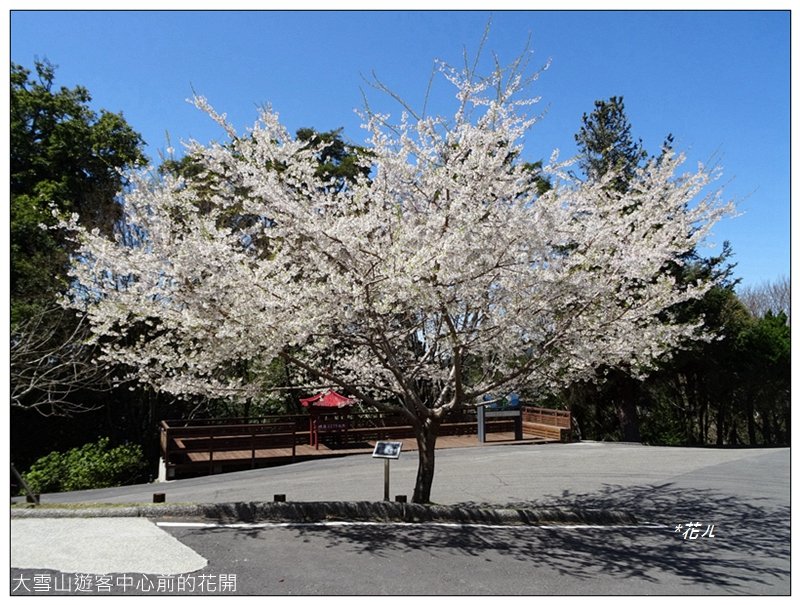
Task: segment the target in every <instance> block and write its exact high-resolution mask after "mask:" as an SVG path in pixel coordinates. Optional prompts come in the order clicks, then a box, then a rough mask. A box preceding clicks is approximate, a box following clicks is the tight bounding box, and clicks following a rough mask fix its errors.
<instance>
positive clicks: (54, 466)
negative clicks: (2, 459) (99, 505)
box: [23, 437, 145, 494]
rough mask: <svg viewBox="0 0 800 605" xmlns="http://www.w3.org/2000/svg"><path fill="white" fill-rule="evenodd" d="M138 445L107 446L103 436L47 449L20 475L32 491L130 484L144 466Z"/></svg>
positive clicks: (107, 441) (46, 491) (70, 489)
mask: <svg viewBox="0 0 800 605" xmlns="http://www.w3.org/2000/svg"><path fill="white" fill-rule="evenodd" d="M144 466H145V465H144V460H143V457H142V450H141V448H140V447H139V446H138V445H120V446H117V447H114V448H112V447H110V445H109V440H108V438H107V437H103V438H101V439H99V440H98V441H97V442H95V443H87V444H86V445H84V446H82V447H78V448H74V449H71V450H69V451H67V452H63V453H61V452H51V453H50V454H48V455H47V456H44V457H43V458H39V459H38V460H37V461H36V462H34V463H33V466H31V468H30V470H29V471H28V472H27V473H24V474H23V479H25V482H26V483H27V484H28V487H30V489H31V490H32V491H33V492H35V493H40V494H42V493H52V492H66V491H75V490H83V489H96V488H100V487H116V486H119V485H127V484H130V483H134V482H135V481H137V480H139V479H140V478H141V475H142V472H143V469H144Z"/></svg>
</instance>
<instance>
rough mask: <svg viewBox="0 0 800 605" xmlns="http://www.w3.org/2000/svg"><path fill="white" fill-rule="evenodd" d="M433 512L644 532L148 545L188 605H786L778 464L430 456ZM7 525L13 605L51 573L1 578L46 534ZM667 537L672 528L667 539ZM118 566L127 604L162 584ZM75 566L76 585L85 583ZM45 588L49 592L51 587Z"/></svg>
mask: <svg viewBox="0 0 800 605" xmlns="http://www.w3.org/2000/svg"><path fill="white" fill-rule="evenodd" d="M415 462H416V461H415V459H414V456H413V455H410V456H409V455H406V456H404V457H402V458H401V460H400V461H398V462H393V463H392V482H393V483H392V485H393V489H392V493H393V494H396V493H409V492H410V488H411V486H412V485H413V477H414V470H415ZM382 481H383V466H382V462H380V461H376V460H372V459H371V458H370V457H368V456H359V457H351V458H346V459H338V460H325V461H312V462H308V463H301V464H297V465H293V466H288V467H282V468H275V469H262V470H256V471H247V472H242V473H233V474H228V475H221V476H216V477H211V478H201V479H190V480H182V481H175V482H171V483H168V484H161V485H158V486H152V485H150V486H135V487H130V488H121V489H117V490H94V491H92V492H83V493H72V494H60V495H58V496H55V495H54V496H48V497H45V498H44V501H71V502H76V501H83V502H88V501H94V502H149V501H151V499H152V493H153V492H154V491H163V492H165V493H166V494H167V500H168V501H169V502H231V501H252V500H271V499H272V494H274V493H285V494H287V497H288V498H289V499H290V500H340V499H341V500H378V499H380V498H381V497H382V492H383V486H382ZM433 499H434V500H436V501H437V502H440V503H444V504H449V503H460V502H489V503H495V504H506V503H511V502H526V503H528V504H529V505H542V506H566V507H577V508H584V509H586V508H605V509H612V510H628V511H630V512H633V513H634V514H635V515H636V516H637V518H638V519H639V520H640V521H642V522H643V523H644V525H643V526H640V527H635V528H634V527H631V528H621V527H617V528H609V527H606V528H585V527H584V528H563V527H562V528H534V527H526V528H475V527H470V528H464V527H448V526H438V525H428V526H421V527H420V526H414V527H409V526H379V525H378V526H376V525H345V526H334V527H331V526H318V525H313V526H312V525H308V526H292V527H281V526H261V527H258V526H257V527H245V528H228V527H167V526H161V527H160V528H158V529H159V531H160V532H164V533H168V534H169V535H170V536H173V537H174V538H177V541H178V542H179V543H180V544H182V545H184V546H186V547H188V549H191V551H192V553H194V554H195V555H196V556H197V557H199V559H204V560H206V561H207V565H205V566H202V564H201V562H198V561H197V560H195V563H194V565H200V566H199V567H197V569H195V570H192V571H188V570H187V571H186V573H187V574H189V575H190V576H191V577H192V578H193V591H192V592H205V593H219V592H222V591H221V587H223V586H225V587H226V588H227V589H228V591H229V592H233V591H234V590H231V589H235V592H236V593H237V594H514V593H516V594H592V595H595V594H689V595H693V594H696V595H706V594H788V593H789V545H790V538H789V537H790V533H789V451H788V450H787V449H737V450H732V449H730V450H717V449H699V448H656V447H646V446H639V445H630V444H601V443H590V442H586V443H580V444H569V445H547V446H486V447H483V448H469V449H464V450H446V451H442V452H440V453H439V454H438V456H437V476H436V479H435V484H434V491H433ZM20 521H22V520H13V521H12V560H11V565H12V577H11V580H12V593H13V594H20V593H22V592H23V589H21V588H20V587H19V586H17V588H18V590H16V591H15V590H14V588H15V584H16V585H19V584H20V579H25V574H28V576H29V578H28V579H29V580H30V581H28V582H27V586H28V587H30V586H31V582H32V580H33V575H32V574H34V573H35V570H39V571H42V573H44V571H43V570H45V569H47V570H59V569H65V567H63V566H62V567H58V566H56V565H54V564H53V563H48V564H44V559H40V560H39V561H42V564H37V562H36V560H28V561H27V562H26V563H25V564H24V565H22V564H19V563H17V562H16V561H17V560H18V559H15V554H14V542H15V540H16V539H15V532H16V535H20V533H19V532H20V531H21V530H24V532H25V533H26V535H27V536H28V538H29V540H32V541H33V542H34V543H35V541H36V539H37V538H36V536H37V535H39V540H45V542H44V544H43V545H42V547H41V548H40V549H39V550H40V552H47V551H48V548H47V546H46V540H47V538H48V535H49V536H52V535H53V534H52V531H53V530H52V528H50V529H49V530H47V529H43V530H42V532H41V533H37V529H36V527H33V526H30V525H29V526H27V527H24V528H23V527H22V526H21V525H18V524H19V523H20ZM130 521H137V522H141V520H139V519H135V520H134V519H131V520H130ZM71 522H72V521H70V520H63V521H61V523H64V524H69V523H71ZM688 523H699V524H700V530H701V532H704V531H706V530H707V529H708V528H710V527H711V526H712V525H713V530H712V531H713V533H714V537H711V536H707V537H702V536H700V535H699V534H698V535H697V539H695V540H688V539H684V537H683V531H685V530H686V525H687V524H688ZM678 524H681V525H683V526H684V527H683V528H682V529H681V531H679V532H675V527H676V526H677V525H678ZM48 532H49V533H48ZM27 550H29V551H36V550H37V549H36V548H35V547H32V546H28V548H27ZM131 552H132V558H131V562H130V563H129V565H130V572H132V573H136V574H139V575H138V576H131V578H130V579H129V581H128V580H126V581H125V582H122V583H121V584H119V585H115V586H114V590H113V592H114V593H115V594H119V593H121V592H125V593H133V592H136V586H135V584H136V583H139V584H140V586H139V589H140V591H141V592H146V591H147V590H150V592H154V591H156V590H157V588H159V582H162V583H163V582H166V581H167V580H166V579H165V578H164V577H160V576H159V575H158V574H155V575H154V574H153V570H152V568H151V569H149V570H147V571H145V570H144V566H143V565H142V564H141V563H140V562H139V563H137V559H136V557H135V556H133V550H132V551H131ZM77 558H78V557H76V559H77ZM82 560H83V565H84V567H85V571H86V573H97V572H96V571H92V569H94V570H96V569H99V568H97V567H96V566H95V567H94V568H92V569H90V567H91V565H90V562H89V561H88V560H87V559H82ZM189 567H192V565H191V564H189ZM48 573H51V574H53V576H54V580H53V581H55V578H56V577H57V576H56V575H55V574H56V573H58V572H48ZM72 573H74V570H72ZM101 573H102V572H101ZM161 573H162V574H164V573H167V572H166V571H162V572H161ZM15 574H16V576H15ZM15 578H16V581H15ZM118 579H119V576H114V582H117V581H118ZM134 579H135V581H134ZM232 580H233V582H232ZM187 581H188V580H187ZM62 582H63V579H62ZM126 582H127V583H126ZM128 584H130V585H128ZM164 588H165V590H166V588H167V587H166V586H164ZM172 588H173V591H172V592H173V593H174V592H179V591H178V590H177V589H175V587H174V586H173V587H172ZM184 589H186V590H185V593H188V584H186V583H185V584H184Z"/></svg>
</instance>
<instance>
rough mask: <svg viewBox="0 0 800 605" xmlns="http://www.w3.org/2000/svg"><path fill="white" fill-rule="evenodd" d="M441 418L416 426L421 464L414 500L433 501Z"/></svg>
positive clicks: (429, 419) (428, 420) (423, 502)
mask: <svg viewBox="0 0 800 605" xmlns="http://www.w3.org/2000/svg"><path fill="white" fill-rule="evenodd" d="M440 422H441V421H440V420H437V419H434V418H428V419H426V420H424V421H423V422H422V424H421V425H419V426H415V427H414V432H415V433H416V436H417V448H418V454H419V466H418V467H417V481H416V483H415V484H414V495H413V496H412V498H411V501H412V502H415V503H417V504H427V503H428V502H430V501H431V486H432V485H433V470H434V461H435V456H434V454H435V451H436V437H437V436H438V434H439V424H440Z"/></svg>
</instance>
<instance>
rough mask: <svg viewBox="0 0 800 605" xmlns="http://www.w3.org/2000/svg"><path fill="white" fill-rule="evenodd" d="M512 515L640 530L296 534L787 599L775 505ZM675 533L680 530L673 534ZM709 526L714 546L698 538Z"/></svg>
mask: <svg viewBox="0 0 800 605" xmlns="http://www.w3.org/2000/svg"><path fill="white" fill-rule="evenodd" d="M516 506H524V507H526V508H536V507H560V508H565V509H574V510H584V511H588V510H597V509H605V510H624V511H628V512H632V513H633V514H634V515H635V516H636V518H637V519H638V520H639V521H640V522H643V524H642V525H640V526H636V527H630V526H620V527H614V526H606V527H600V528H570V527H559V526H542V527H520V526H516V527H513V526H509V527H486V526H468V525H463V526H444V525H434V524H420V525H407V526H402V529H401V528H398V527H397V526H392V525H343V526H328V527H325V526H315V525H308V526H302V525H300V526H296V527H294V528H293V531H296V532H297V535H298V538H300V539H302V540H305V541H308V542H310V543H313V545H314V546H315V547H319V546H320V545H324V546H325V547H328V548H342V549H345V550H347V551H350V552H362V553H366V554H370V555H371V556H373V557H381V556H387V557H388V556H392V555H393V554H394V553H396V552H397V551H404V552H413V551H421V550H424V551H426V552H427V553H429V554H431V553H432V554H433V555H434V556H435V555H436V553H441V554H447V553H457V554H461V555H464V554H466V555H470V556H474V557H483V558H484V559H486V560H498V559H499V560H502V559H503V558H505V557H511V558H513V559H515V560H517V561H523V562H525V563H526V564H527V565H530V568H531V572H534V571H535V569H536V567H538V566H547V567H548V569H549V570H553V569H557V570H558V572H559V573H560V574H562V575H568V576H571V577H577V578H585V579H592V578H596V577H598V576H599V575H601V574H602V575H605V576H608V577H610V578H618V579H621V580H622V579H631V578H637V579H639V580H643V581H646V582H653V583H657V582H663V581H664V577H665V576H667V577H669V578H670V581H674V580H675V578H676V577H677V578H679V581H680V582H681V583H682V584H684V585H698V584H700V585H707V587H714V588H716V589H718V588H720V587H724V589H725V591H726V592H729V593H736V592H740V591H743V592H752V591H753V590H756V591H760V590H764V591H765V592H770V593H774V592H776V590H777V591H779V592H780V593H782V594H784V593H785V594H788V593H789V549H790V527H789V520H790V516H789V506H788V505H787V506H778V507H776V506H775V505H774V501H773V502H772V505H770V504H769V503H767V502H764V503H763V505H761V504H760V503H757V502H756V503H754V502H753V500H752V499H751V501H750V502H749V503H745V502H742V501H741V500H739V499H737V498H735V497H731V496H721V495H719V494H716V493H714V492H712V491H710V490H692V491H690V492H687V491H685V490H682V489H678V488H675V487H673V486H672V485H671V484H663V485H651V486H636V487H622V486H613V485H608V486H605V487H604V488H603V489H602V490H601V491H600V492H595V493H591V494H573V493H570V492H564V493H562V494H561V495H559V496H550V497H546V498H543V499H542V500H540V501H536V502H524V503H517V504H516ZM689 522H692V523H700V524H701V527H700V533H698V534H697V535H696V536H697V537H696V539H695V540H690V539H687V538H684V533H683V532H685V531H686V529H687V528H686V525H687V523H689ZM654 524H659V525H654ZM679 524H680V525H682V528H681V529H680V530H679V531H676V527H677V526H678V525H679ZM710 525H713V526H714V528H713V533H714V537H710V536H707V537H702V536H701V535H700V534H702V533H703V532H704V531H705V530H706V528H707V527H708V526H710ZM257 533H258V532H256V535H257ZM254 537H255V535H254ZM745 586H746V587H747V588H745ZM784 586H785V592H784V588H783V587H784Z"/></svg>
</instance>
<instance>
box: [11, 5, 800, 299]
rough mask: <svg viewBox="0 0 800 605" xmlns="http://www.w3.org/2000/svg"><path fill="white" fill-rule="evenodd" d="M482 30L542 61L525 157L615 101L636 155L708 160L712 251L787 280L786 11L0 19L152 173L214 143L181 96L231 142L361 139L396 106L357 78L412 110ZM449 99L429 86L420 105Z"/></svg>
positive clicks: (506, 54)
mask: <svg viewBox="0 0 800 605" xmlns="http://www.w3.org/2000/svg"><path fill="white" fill-rule="evenodd" d="M490 18H491V23H492V25H491V33H490V37H489V40H488V43H487V45H486V50H487V51H493V52H495V53H497V55H498V56H499V57H500V59H501V61H503V62H509V61H511V60H513V59H514V58H515V57H516V56H517V55H518V54H519V53H520V52H521V51H522V50H523V49H524V47H525V44H526V42H527V41H528V39H529V37H530V43H531V48H532V50H533V51H534V54H533V60H532V62H531V65H532V67H536V66H539V65H543V64H545V62H547V60H548V59H550V60H552V63H551V66H550V68H549V69H548V70H547V71H546V72H545V73H543V74H542V76H541V78H540V79H539V81H538V82H537V83H536V85H535V87H534V88H533V89H532V92H533V93H534V94H537V95H541V97H542V100H541V103H540V104H539V106H538V107H539V108H540V109H541V111H542V112H543V113H544V115H543V118H542V120H541V121H540V122H539V123H538V124H537V125H535V126H534V128H533V130H532V131H531V133H530V134H529V136H528V137H527V139H526V155H527V159H530V160H536V159H545V160H546V159H548V158H549V156H550V154H551V152H552V150H553V149H554V148H558V149H560V151H561V158H562V159H564V158H567V157H569V156H572V155H573V154H575V153H576V151H577V150H576V147H575V141H574V134H575V133H576V132H577V131H578V130H579V128H580V125H581V116H582V115H583V114H584V113H588V112H590V111H591V110H592V108H593V103H594V101H595V100H596V99H606V98H608V97H610V96H614V95H616V96H623V97H624V100H625V108H626V112H627V114H628V117H629V119H630V122H631V124H632V126H633V135H634V136H635V137H636V138H641V139H642V141H643V143H644V145H645V148H646V149H648V150H650V151H651V152H657V151H658V149H659V147H660V145H661V143H662V141H663V140H664V137H665V136H666V135H667V134H668V133H672V134H673V135H674V137H675V142H676V143H675V147H676V148H677V149H678V150H680V151H684V152H686V154H687V155H688V158H689V162H690V164H692V165H694V164H696V163H697V162H704V163H718V164H720V165H721V166H722V168H723V174H724V176H723V179H722V181H721V182H722V184H723V185H724V190H725V194H726V197H729V198H732V199H734V200H735V201H736V202H737V206H738V209H739V211H740V213H741V216H739V217H738V218H735V219H729V220H726V221H725V223H724V224H722V225H720V226H718V227H717V229H716V230H715V233H714V237H713V241H714V242H716V243H717V244H720V243H721V242H722V241H723V240H729V241H730V242H731V244H732V246H733V251H734V262H736V263H738V266H737V268H736V270H735V275H736V276H737V277H739V278H741V279H742V282H743V285H757V284H759V283H761V282H763V281H765V280H774V279H777V278H778V277H781V276H788V275H789V261H790V222H789V221H790V192H789V185H790V63H789V59H790V13H789V12H788V11H778V10H775V11H764V12H754V11H733V12H723V11H710V12H709V11H687V12H683V11H668V12H663V11H634V12H629V11H604V12H591V11H564V12H560V11H496V12H493V13H490V12H488V11H444V10H441V11H433V12H399V11H376V12H365V11H331V12H316V11H300V12H291V11H262V12H248V11H236V12H225V11H219V10H217V11H200V12H188V11H178V12H166V11H152V12H151V11H145V12H135V11H98V12H87V11H69V12H58V11H12V12H11V14H10V40H11V43H10V54H11V57H10V58H11V60H12V61H14V62H16V63H20V64H22V65H24V66H26V67H28V68H32V67H33V63H34V59H35V58H37V57H38V58H47V59H48V60H49V61H51V62H52V63H54V64H56V65H57V66H58V69H57V71H56V83H57V85H64V86H68V87H72V86H75V85H78V84H80V85H83V86H85V87H87V88H88V89H89V91H90V93H91V94H92V97H93V105H94V106H95V107H96V108H98V109H99V108H104V109H108V110H110V111H115V112H119V111H121V112H122V113H123V114H124V116H125V118H126V119H127V121H128V122H129V123H130V125H131V126H132V127H133V128H134V129H135V130H137V131H138V132H140V133H141V134H142V135H143V137H144V139H145V141H146V142H147V144H148V147H147V152H148V154H149V155H150V157H151V158H153V160H154V161H158V158H159V154H160V153H161V152H163V150H165V149H166V148H167V133H169V137H170V140H171V142H172V145H173V147H176V148H180V142H181V141H185V140H187V139H189V138H194V139H197V140H199V141H201V142H204V143H206V142H209V141H210V140H212V139H220V138H223V137H222V133H221V132H220V130H219V128H218V127H217V126H216V125H215V124H213V123H212V122H211V121H210V120H209V119H208V118H207V117H206V116H205V115H204V114H202V113H201V112H199V111H198V110H197V109H195V108H194V107H192V106H191V105H189V104H188V103H187V102H186V99H187V98H189V97H190V96H191V95H192V91H193V90H195V91H196V92H197V93H199V94H202V95H204V96H206V97H207V98H208V99H209V101H210V102H211V103H212V105H214V106H215V107H216V108H217V109H218V110H219V111H221V112H225V113H227V114H228V117H229V118H230V119H231V120H232V121H233V123H234V124H235V125H236V126H237V127H238V128H239V129H240V130H243V129H245V128H246V127H248V126H249V125H250V124H252V122H253V121H254V120H255V119H256V117H257V107H258V106H260V105H263V104H271V105H272V107H273V108H274V109H275V110H277V111H278V112H279V113H280V115H281V117H282V121H283V123H284V124H285V125H286V126H287V127H288V128H289V130H290V131H295V130H296V129H297V128H300V127H303V126H310V127H314V128H316V129H318V130H330V129H334V128H339V127H341V128H343V129H344V130H343V133H344V136H345V138H346V139H348V140H351V141H353V142H361V141H362V140H363V137H364V131H362V130H361V129H360V128H359V124H360V120H359V118H358V116H357V115H356V113H355V110H356V109H358V108H359V107H362V106H363V101H362V91H363V92H365V93H366V94H367V98H368V99H369V100H370V103H371V104H374V105H375V106H378V107H379V108H381V109H384V108H385V109H386V110H391V111H393V112H395V113H396V112H397V110H398V109H399V108H398V107H397V106H396V105H392V104H388V103H386V102H385V101H386V99H385V98H384V97H382V96H381V94H380V93H379V92H377V91H375V90H374V89H372V88H370V87H369V85H368V84H366V82H365V77H369V75H370V74H371V73H373V72H374V73H376V74H377V75H378V76H379V77H380V78H381V80H382V81H384V82H385V83H386V84H387V85H389V86H390V87H391V88H393V89H394V90H396V91H397V92H398V93H400V94H401V95H403V96H404V97H405V98H406V99H408V100H409V101H410V102H411V103H412V104H414V105H419V104H421V102H422V100H423V98H424V95H425V90H426V88H427V85H428V80H429V77H430V74H431V68H432V65H433V60H434V59H437V58H438V59H442V60H446V61H449V62H452V63H455V64H457V65H458V64H461V63H462V61H463V60H462V52H463V50H464V48H467V49H468V50H475V49H476V48H477V46H478V43H479V41H480V39H481V36H482V33H483V30H484V28H485V26H486V24H487V22H488V20H489V19H490ZM487 56H488V55H487ZM450 92H451V90H450V89H449V88H448V86H447V85H446V83H445V82H444V81H439V82H438V83H437V84H436V85H435V88H434V94H433V95H432V96H431V100H432V104H433V109H436V108H437V107H445V99H447V98H448V97H447V96H446V95H449V94H450ZM717 250H718V248H716V249H710V250H708V251H706V252H707V253H708V254H710V253H713V252H715V251H717Z"/></svg>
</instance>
